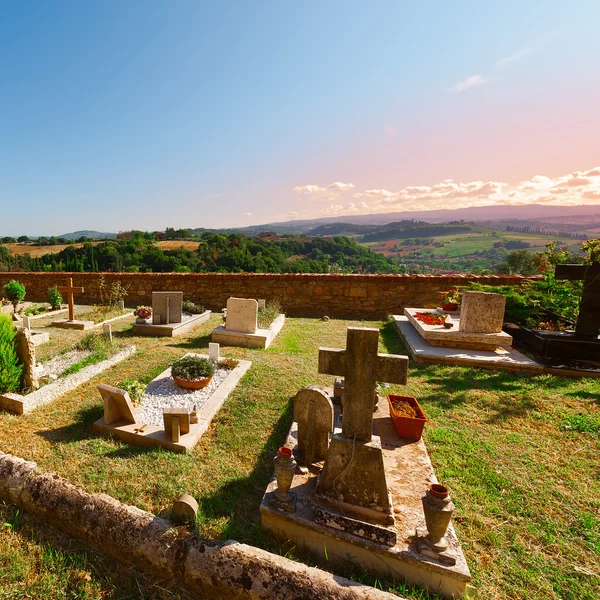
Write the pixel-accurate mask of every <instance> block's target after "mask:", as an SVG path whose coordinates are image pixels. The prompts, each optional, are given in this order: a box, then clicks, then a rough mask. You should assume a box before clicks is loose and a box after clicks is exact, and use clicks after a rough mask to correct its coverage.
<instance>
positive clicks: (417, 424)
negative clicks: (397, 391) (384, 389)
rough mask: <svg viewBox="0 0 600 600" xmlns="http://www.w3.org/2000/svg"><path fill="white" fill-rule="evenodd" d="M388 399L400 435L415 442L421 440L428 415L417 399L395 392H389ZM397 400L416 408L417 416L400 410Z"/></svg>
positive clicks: (391, 415)
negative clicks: (408, 414)
mask: <svg viewBox="0 0 600 600" xmlns="http://www.w3.org/2000/svg"><path fill="white" fill-rule="evenodd" d="M387 399H388V404H389V407H390V417H391V419H392V423H393V424H394V429H395V430H396V433H397V434H398V437H401V438H406V439H409V440H412V441H414V442H417V441H419V440H420V439H421V436H422V435H423V427H424V426H425V421H427V417H426V416H425V413H424V412H423V410H422V409H421V407H420V406H419V403H418V402H417V399H416V398H412V397H411V396H395V395H393V394H388V396H387ZM395 402H406V403H407V404H409V405H410V406H411V407H412V408H413V409H414V410H415V412H416V413H417V416H416V417H408V416H406V415H403V414H402V413H400V412H398V411H397V410H396V408H395V407H394V403H395Z"/></svg>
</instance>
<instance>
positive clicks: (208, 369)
mask: <svg viewBox="0 0 600 600" xmlns="http://www.w3.org/2000/svg"><path fill="white" fill-rule="evenodd" d="M214 373H215V368H214V367H213V365H212V363H211V362H210V361H209V360H208V359H206V358H199V357H198V356H184V357H183V358H180V359H179V360H176V361H175V362H174V363H173V365H172V366H171V375H172V376H173V377H177V379H185V380H187V381H193V380H194V379H204V378H205V377H212V376H213V375H214Z"/></svg>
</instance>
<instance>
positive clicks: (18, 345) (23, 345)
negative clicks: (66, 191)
mask: <svg viewBox="0 0 600 600" xmlns="http://www.w3.org/2000/svg"><path fill="white" fill-rule="evenodd" d="M16 329H17V335H16V337H15V349H16V351H17V356H18V357H19V362H20V363H21V364H22V365H23V374H22V375H21V386H22V387H23V389H26V390H37V389H38V387H40V383H39V381H38V375H37V371H36V368H35V367H36V360H35V345H34V344H33V341H32V340H31V332H30V331H29V329H26V328H25V327H17V328H16Z"/></svg>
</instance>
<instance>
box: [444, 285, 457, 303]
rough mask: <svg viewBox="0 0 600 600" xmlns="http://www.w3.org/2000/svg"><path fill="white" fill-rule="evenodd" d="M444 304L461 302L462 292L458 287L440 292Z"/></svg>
mask: <svg viewBox="0 0 600 600" xmlns="http://www.w3.org/2000/svg"><path fill="white" fill-rule="evenodd" d="M440 301H441V303H442V304H460V292H459V290H458V288H450V289H449V290H448V291H447V292H441V293H440Z"/></svg>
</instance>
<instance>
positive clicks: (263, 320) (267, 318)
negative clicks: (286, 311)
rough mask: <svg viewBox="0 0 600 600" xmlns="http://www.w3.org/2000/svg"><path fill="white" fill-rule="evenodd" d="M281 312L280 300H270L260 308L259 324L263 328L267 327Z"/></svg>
mask: <svg viewBox="0 0 600 600" xmlns="http://www.w3.org/2000/svg"><path fill="white" fill-rule="evenodd" d="M280 312H281V304H280V303H279V300H269V301H268V302H267V303H266V304H265V307H264V308H260V309H259V310H258V326H259V327H260V328H261V329H266V328H267V327H269V326H270V325H271V323H272V322H273V321H274V320H275V319H276V317H277V315H278V314H279V313H280Z"/></svg>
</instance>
